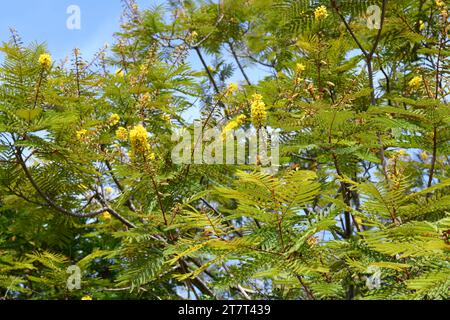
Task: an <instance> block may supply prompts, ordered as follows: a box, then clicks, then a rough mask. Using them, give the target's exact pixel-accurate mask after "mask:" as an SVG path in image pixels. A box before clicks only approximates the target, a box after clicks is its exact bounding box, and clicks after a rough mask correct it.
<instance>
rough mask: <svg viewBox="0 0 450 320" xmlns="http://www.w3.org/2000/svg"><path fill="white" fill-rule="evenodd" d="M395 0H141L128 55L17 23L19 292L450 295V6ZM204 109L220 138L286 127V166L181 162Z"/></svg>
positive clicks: (14, 210) (127, 40)
mask: <svg viewBox="0 0 450 320" xmlns="http://www.w3.org/2000/svg"><path fill="white" fill-rule="evenodd" d="M376 3H377V5H378V8H379V12H380V15H379V17H378V18H379V26H380V28H379V29H370V28H368V27H367V19H364V18H363V17H364V14H365V13H366V11H367V7H368V5H369V4H368V3H367V1H362V0H361V1H352V2H349V3H347V2H342V3H341V2H338V1H334V0H331V1H304V0H296V1H278V0H264V1H243V0H226V1H220V2H219V4H217V3H215V2H210V1H182V2H178V1H170V3H169V4H168V5H167V6H164V7H156V8H154V9H148V10H140V9H139V8H138V7H137V5H136V4H135V3H134V2H133V1H131V0H128V1H125V2H124V5H125V10H124V20H125V21H124V23H123V25H122V30H121V32H119V33H118V34H117V35H116V36H117V41H116V43H115V44H114V46H113V47H112V48H111V51H110V52H108V50H107V49H106V48H104V49H102V50H100V51H99V53H98V54H97V55H96V57H95V59H94V60H93V61H92V62H87V61H85V60H84V59H83V58H82V55H81V52H80V51H79V50H78V49H75V50H74V51H73V55H72V60H71V64H70V65H66V64H65V63H62V64H61V65H56V64H55V63H53V61H52V58H51V55H50V54H49V53H47V52H46V48H45V46H44V45H31V46H26V45H24V44H23V43H22V42H21V40H20V37H19V36H18V35H17V33H15V32H12V37H11V39H10V41H8V42H6V43H4V44H3V45H2V47H1V52H3V54H4V56H5V59H4V61H3V64H2V66H1V67H0V78H1V82H0V95H1V99H0V123H1V127H0V128H1V129H0V132H1V139H0V142H1V147H0V155H1V158H0V188H1V200H0V203H1V208H2V211H1V214H0V252H1V256H0V271H1V276H0V294H1V296H3V297H5V298H7V299H80V298H81V297H83V296H84V297H85V298H90V297H93V298H94V299H177V298H180V297H181V298H191V299H220V298H231V299H446V298H448V287H449V283H450V277H449V264H448V249H449V242H448V241H449V240H448V235H449V229H450V217H449V213H448V212H449V210H450V193H449V186H450V179H449V161H450V159H449V141H450V130H449V129H450V128H449V123H450V121H449V120H450V111H449V110H450V109H449V106H448V97H449V87H450V86H449V59H448V57H449V54H450V53H449V51H448V44H449V39H448V31H449V28H450V23H449V19H448V6H447V5H446V4H445V3H444V2H443V1H439V0H438V1H431V0H421V1H409V0H401V1H388V0H383V1H376ZM194 58H195V59H198V61H199V63H200V65H201V66H202V69H203V70H201V71H198V70H195V68H193V67H192V66H191V65H190V61H192V59H194ZM257 68H264V70H265V71H264V74H263V78H262V79H261V80H258V79H257V78H258V77H259V76H260V75H261V72H258V75H256V76H255V73H256V72H257V71H256V70H257ZM232 77H240V78H241V79H242V83H241V84H240V85H238V84H234V83H230V79H231V78H232ZM196 108H200V114H201V115H200V117H201V120H202V127H203V129H207V128H210V127H215V126H220V127H222V128H223V132H222V133H221V134H219V136H222V135H223V136H226V133H227V132H228V131H231V130H234V129H238V128H243V129H251V128H253V129H264V128H266V129H275V128H276V129H279V130H280V131H281V137H280V140H281V148H280V153H281V163H280V167H279V168H278V172H276V173H274V172H271V173H267V172H266V171H265V170H264V168H263V164H262V163H260V161H259V159H258V162H257V165H256V166H252V165H250V164H241V165H236V166H230V165H218V164H216V165H208V164H177V163H175V162H174V161H173V159H172V157H171V155H172V150H174V148H175V146H176V144H177V141H176V140H175V139H173V136H174V135H175V133H177V132H178V131H180V130H185V131H186V132H189V133H191V135H192V136H193V135H194V124H193V123H188V122H187V121H186V120H185V117H183V114H185V113H186V112H189V111H192V110H193V109H196ZM234 143H236V144H237V143H238V142H237V141H235V142H234ZM192 147H193V148H192V149H191V152H192V154H191V155H192V156H194V154H195V152H203V149H200V150H199V149H198V148H197V147H198V141H196V140H195V138H194V140H193V141H192ZM71 265H77V266H78V267H80V269H81V270H82V286H81V289H80V290H73V291H70V290H68V288H67V285H66V281H67V276H68V275H67V272H66V270H67V268H68V267H69V266H71Z"/></svg>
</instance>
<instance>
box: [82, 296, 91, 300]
mask: <svg viewBox="0 0 450 320" xmlns="http://www.w3.org/2000/svg"><path fill="white" fill-rule="evenodd" d="M81 300H84V301H90V300H92V297H91V296H84V297H83V298H81Z"/></svg>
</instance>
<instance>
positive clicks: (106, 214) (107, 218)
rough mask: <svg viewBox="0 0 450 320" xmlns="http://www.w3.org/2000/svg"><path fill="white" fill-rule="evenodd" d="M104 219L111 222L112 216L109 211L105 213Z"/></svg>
mask: <svg viewBox="0 0 450 320" xmlns="http://www.w3.org/2000/svg"><path fill="white" fill-rule="evenodd" d="M102 218H103V220H106V221H110V220H111V219H112V216H111V214H110V213H109V212H108V211H105V212H103V214H102Z"/></svg>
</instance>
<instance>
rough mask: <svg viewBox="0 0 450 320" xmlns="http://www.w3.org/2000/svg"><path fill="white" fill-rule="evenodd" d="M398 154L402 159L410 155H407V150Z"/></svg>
mask: <svg viewBox="0 0 450 320" xmlns="http://www.w3.org/2000/svg"><path fill="white" fill-rule="evenodd" d="M397 154H398V155H399V156H400V157H404V156H406V155H408V153H407V152H406V151H405V150H399V151H398V152H397Z"/></svg>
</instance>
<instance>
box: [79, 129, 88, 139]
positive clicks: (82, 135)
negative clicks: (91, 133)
mask: <svg viewBox="0 0 450 320" xmlns="http://www.w3.org/2000/svg"><path fill="white" fill-rule="evenodd" d="M87 134H88V131H87V130H86V129H82V130H79V131H77V140H78V141H84V140H85V139H86V136H87Z"/></svg>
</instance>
